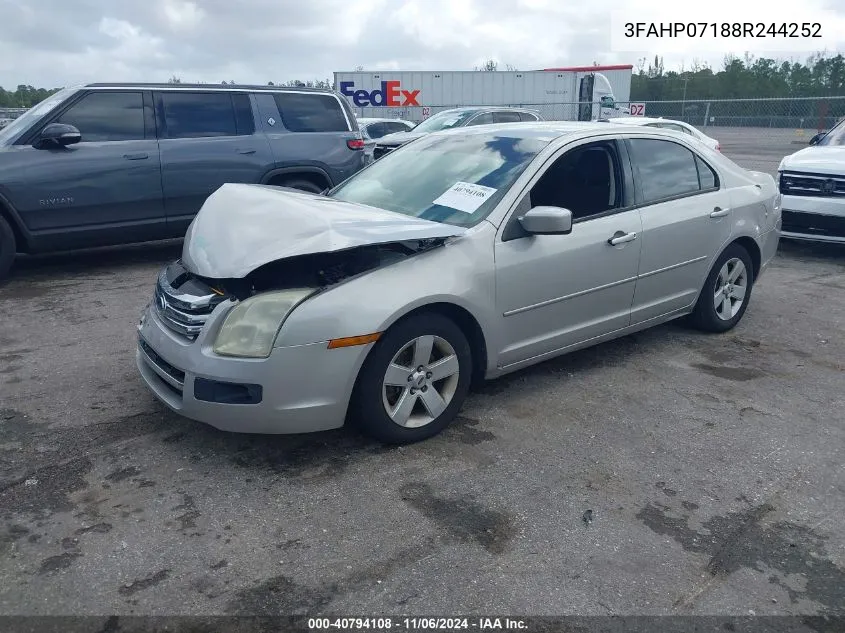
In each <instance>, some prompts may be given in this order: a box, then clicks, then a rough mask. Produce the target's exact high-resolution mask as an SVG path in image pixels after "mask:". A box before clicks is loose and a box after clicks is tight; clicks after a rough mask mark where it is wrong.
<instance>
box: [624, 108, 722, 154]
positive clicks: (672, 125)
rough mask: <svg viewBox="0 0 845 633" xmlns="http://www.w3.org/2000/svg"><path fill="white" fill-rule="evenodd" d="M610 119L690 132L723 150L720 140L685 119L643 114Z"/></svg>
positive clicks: (719, 150)
mask: <svg viewBox="0 0 845 633" xmlns="http://www.w3.org/2000/svg"><path fill="white" fill-rule="evenodd" d="M608 121H610V122H611V123H621V124H622V125H644V126H646V127H658V128H663V129H665V130H675V131H676V132H683V133H684V134H688V135H690V136H692V137H693V138H697V139H698V140H699V141H701V142H702V143H704V144H705V145H706V146H707V147H709V148H711V149H715V150H716V151H717V152H721V151H722V146H721V144H720V143H719V141H717V140H716V139H715V138H712V137H710V136H707V135H706V134H705V133H704V132H702V131H701V130H699V129H698V128H695V127H693V126H692V125H690V124H689V123H684V122H683V121H675V120H674V119H654V118H649V117H642V116H631V117H614V118H612V119H608Z"/></svg>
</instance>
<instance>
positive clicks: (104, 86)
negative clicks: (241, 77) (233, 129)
mask: <svg viewBox="0 0 845 633" xmlns="http://www.w3.org/2000/svg"><path fill="white" fill-rule="evenodd" d="M78 88H81V89H94V90H96V89H101V90H114V89H119V88H140V89H144V90H197V91H202V92H224V91H230V90H235V91H239V92H314V93H318V94H334V91H333V90H332V89H331V88H308V87H306V86H257V85H249V84H225V85H224V84H183V83H178V84H161V83H93V84H85V85H82V86H78Z"/></svg>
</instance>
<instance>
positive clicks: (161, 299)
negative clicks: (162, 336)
mask: <svg viewBox="0 0 845 633" xmlns="http://www.w3.org/2000/svg"><path fill="white" fill-rule="evenodd" d="M223 300H224V297H223V296H221V295H218V294H217V293H215V292H214V291H213V290H212V289H211V288H210V287H209V286H208V285H207V284H205V283H204V282H202V281H201V280H199V279H197V278H196V277H194V276H193V275H191V274H190V273H189V272H188V271H187V270H185V268H184V267H183V266H182V264H181V262H174V263H173V264H170V265H169V266H167V267H165V268H164V270H162V271H161V273H160V274H159V276H158V283H157V284H156V290H155V300H154V302H153V305H154V306H155V310H156V314H157V315H158V317H159V318H160V319H161V322H162V323H164V324H165V325H166V326H167V327H168V328H170V329H171V330H173V331H174V332H177V333H179V334H181V335H182V336H184V337H185V338H187V339H190V340H193V339H195V338H196V337H197V336H198V335H199V333H200V332H201V331H202V328H203V327H204V326H205V322H206V321H207V320H208V317H209V315H211V313H212V311H213V310H214V308H215V307H217V305H218V304H219V303H220V302H221V301H223Z"/></svg>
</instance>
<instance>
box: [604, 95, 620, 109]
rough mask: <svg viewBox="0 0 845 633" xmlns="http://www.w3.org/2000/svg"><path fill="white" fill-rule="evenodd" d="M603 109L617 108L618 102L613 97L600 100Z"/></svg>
mask: <svg viewBox="0 0 845 633" xmlns="http://www.w3.org/2000/svg"><path fill="white" fill-rule="evenodd" d="M600 103H601V107H603V108H614V109H615V108H616V101H614V100H613V97H610V96H604V97H602V98H601V99H600Z"/></svg>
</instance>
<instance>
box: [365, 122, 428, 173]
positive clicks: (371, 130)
mask: <svg viewBox="0 0 845 633" xmlns="http://www.w3.org/2000/svg"><path fill="white" fill-rule="evenodd" d="M415 126H416V123H412V122H411V121H405V120H404V119H374V118H364V117H360V118H358V128H359V129H360V130H361V136H362V137H363V139H364V160H365V161H367V162H370V161H372V158H373V149H374V148H375V146H376V140H377V139H380V138H381V137H382V136H387V135H388V134H393V133H395V132H407V131H409V130H411V129H413V128H414V127H415Z"/></svg>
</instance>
